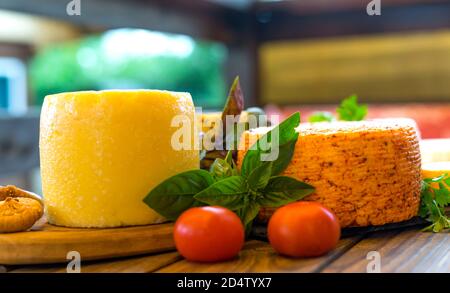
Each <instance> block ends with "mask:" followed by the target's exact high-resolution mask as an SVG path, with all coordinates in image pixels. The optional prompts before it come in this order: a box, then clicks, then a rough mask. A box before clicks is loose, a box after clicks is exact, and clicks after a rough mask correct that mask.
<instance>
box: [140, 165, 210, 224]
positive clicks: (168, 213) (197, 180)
mask: <svg viewBox="0 0 450 293" xmlns="http://www.w3.org/2000/svg"><path fill="white" fill-rule="evenodd" d="M213 183H214V179H213V177H212V176H211V174H210V173H209V172H208V171H205V170H191V171H187V172H183V173H180V174H177V175H175V176H173V177H170V178H169V179H166V180H165V181H163V182H162V183H160V184H159V185H158V186H156V187H155V188H154V189H153V190H152V191H150V193H149V194H148V195H147V196H146V197H145V199H144V202H145V203H146V204H147V205H148V206H149V207H150V208H152V209H153V210H155V211H156V212H157V213H159V214H161V215H162V216H164V217H165V218H167V219H168V220H172V221H174V220H176V219H177V218H178V216H179V215H180V214H181V213H182V212H184V211H185V210H186V209H188V208H190V207H192V206H200V205H202V204H201V203H200V202H199V201H197V200H195V199H194V195H195V194H196V193H198V192H199V191H202V190H203V189H205V188H207V187H208V186H210V185H211V184H213Z"/></svg>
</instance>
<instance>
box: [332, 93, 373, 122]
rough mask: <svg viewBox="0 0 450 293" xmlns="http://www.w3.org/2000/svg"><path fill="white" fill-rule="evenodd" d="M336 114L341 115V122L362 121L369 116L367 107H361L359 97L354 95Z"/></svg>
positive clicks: (346, 100) (341, 105)
mask: <svg viewBox="0 0 450 293" xmlns="http://www.w3.org/2000/svg"><path fill="white" fill-rule="evenodd" d="M336 112H337V113H338V114H339V120H343V121H361V120H364V118H365V117H366V115H367V105H359V104H358V97H357V96H356V95H352V96H350V97H348V98H346V99H344V100H343V101H342V102H341V104H340V106H339V107H338V108H337V110H336Z"/></svg>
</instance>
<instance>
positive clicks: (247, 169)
mask: <svg viewBox="0 0 450 293" xmlns="http://www.w3.org/2000/svg"><path fill="white" fill-rule="evenodd" d="M299 124H300V113H298V112H296V113H294V114H292V115H291V116H290V117H289V118H287V119H286V120H284V121H283V122H281V123H280V124H279V125H278V126H276V127H274V128H273V129H272V130H270V131H269V132H268V133H266V134H265V135H263V136H262V137H261V138H260V139H258V141H257V142H256V143H255V144H253V145H252V146H251V147H250V149H249V150H248V151H247V153H246V155H245V157H244V160H243V162H242V167H241V174H242V175H243V176H249V175H250V173H251V172H252V171H253V170H254V169H256V168H257V167H259V166H261V165H262V164H263V163H264V162H265V161H263V160H262V158H261V154H268V153H270V152H271V150H272V148H273V147H279V152H278V158H277V159H276V160H274V164H273V167H274V168H275V170H280V169H283V168H282V167H283V166H287V164H286V156H285V155H284V153H283V154H282V155H281V157H283V158H282V159H280V160H278V159H279V157H280V154H281V153H282V152H284V151H285V150H284V149H282V148H281V146H283V145H285V144H288V143H292V141H297V139H298V133H297V132H296V130H295V129H296V127H297V126H298V125H299ZM275 136H278V142H276V139H275ZM291 157H292V156H291ZM279 165H281V166H279Z"/></svg>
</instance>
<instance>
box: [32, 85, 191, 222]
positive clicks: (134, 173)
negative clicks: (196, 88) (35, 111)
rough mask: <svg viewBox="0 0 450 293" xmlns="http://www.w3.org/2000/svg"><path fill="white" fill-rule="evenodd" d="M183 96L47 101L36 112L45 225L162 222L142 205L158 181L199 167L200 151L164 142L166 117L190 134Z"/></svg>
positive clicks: (101, 95)
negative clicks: (181, 120) (181, 121)
mask: <svg viewBox="0 0 450 293" xmlns="http://www.w3.org/2000/svg"><path fill="white" fill-rule="evenodd" d="M194 112H195V111H194V105H193V102H192V98H191V96H190V94H188V93H173V92H167V91H153V90H136V91H100V92H94V91H89V92H76V93H63V94H57V95H51V96H47V97H46V99H45V101H44V105H43V109H42V114H41V133H40V152H41V174H42V188H43V194H44V200H45V205H46V215H47V218H48V220H49V222H50V223H52V224H56V225H62V226H68V227H118V226H129V225H144V224H151V223H158V222H162V221H164V218H163V217H162V216H160V215H159V214H157V213H156V212H155V211H153V210H152V209H150V208H149V207H148V206H147V205H145V204H144V203H143V201H142V200H143V198H144V197H145V196H146V195H147V194H148V192H149V191H150V190H151V189H152V188H154V187H155V186H156V185H157V184H159V183H160V182H162V181H163V180H165V179H167V178H168V177H170V176H173V175H175V174H177V173H179V172H182V171H186V170H190V169H196V168H198V167H199V152H198V150H195V149H194V148H192V150H175V149H174V148H173V147H172V145H171V137H172V134H173V133H174V132H175V131H176V130H177V128H174V127H171V122H172V118H173V117H175V116H176V115H185V116H186V117H187V118H188V119H189V121H190V122H191V124H192V132H191V136H192V137H193V133H194V129H193V122H194Z"/></svg>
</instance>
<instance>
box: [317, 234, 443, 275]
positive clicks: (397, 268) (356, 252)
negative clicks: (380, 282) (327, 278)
mask: <svg viewBox="0 0 450 293" xmlns="http://www.w3.org/2000/svg"><path fill="white" fill-rule="evenodd" d="M369 251H378V252H379V253H380V255H381V272H383V273H400V272H401V273H418V272H420V273H424V272H427V273H428V272H447V273H448V272H450V234H449V233H428V232H420V230H418V229H417V228H412V229H406V230H403V231H389V232H381V233H373V234H370V235H369V236H368V237H367V238H365V239H363V240H362V241H360V242H359V243H357V244H356V245H355V246H353V247H352V248H351V249H350V250H348V251H347V252H346V253H345V254H343V255H342V256H341V257H340V258H338V259H337V260H336V261H334V262H333V263H331V264H330V265H329V266H328V267H326V268H325V269H324V270H323V272H333V273H335V272H360V273H364V272H366V271H367V269H366V267H367V265H368V263H369V260H367V259H366V257H367V253H368V252H369Z"/></svg>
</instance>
